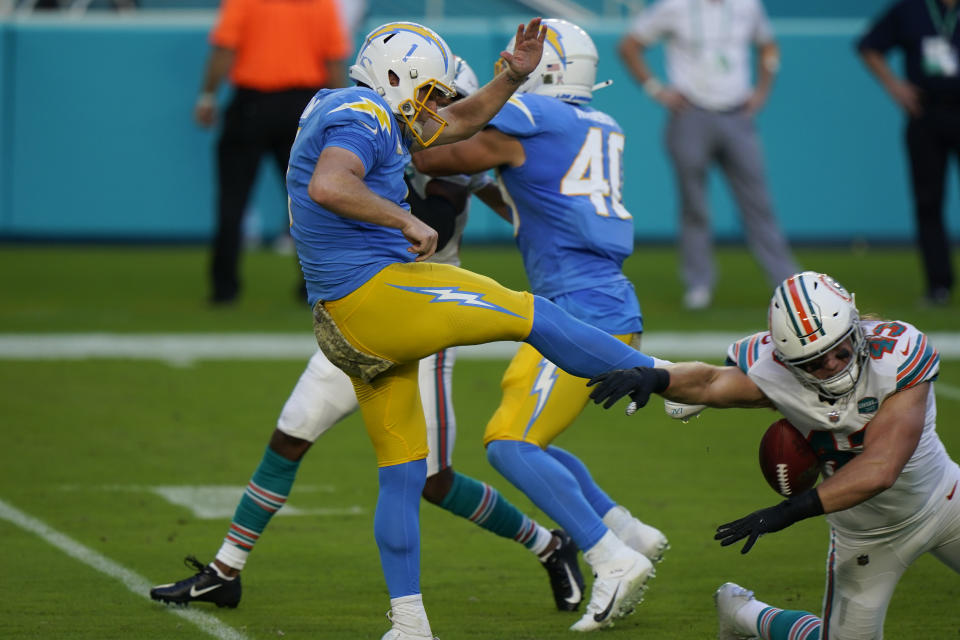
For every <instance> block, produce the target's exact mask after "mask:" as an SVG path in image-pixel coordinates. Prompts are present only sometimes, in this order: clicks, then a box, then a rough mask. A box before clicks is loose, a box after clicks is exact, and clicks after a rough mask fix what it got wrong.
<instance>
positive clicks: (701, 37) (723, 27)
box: [690, 0, 956, 50]
mask: <svg viewBox="0 0 960 640" xmlns="http://www.w3.org/2000/svg"><path fill="white" fill-rule="evenodd" d="M706 1H707V2H709V1H710V0H706ZM703 2H704V0H691V2H690V5H691V6H690V8H691V11H690V26H691V29H692V31H693V40H694V43H695V44H694V47H695V48H696V49H697V50H700V49H701V48H702V47H703V46H704V44H705V43H706V40H707V37H706V31H705V29H704V27H703V16H702V12H701V4H702V3H703ZM720 3H721V4H722V5H723V22H722V23H721V24H720V31H719V40H720V41H721V42H722V43H726V42H727V41H728V40H729V39H730V33H731V31H732V27H731V22H732V18H731V15H730V14H731V9H730V3H729V1H728V0H720ZM953 17H954V21H956V15H954V16H953Z"/></svg>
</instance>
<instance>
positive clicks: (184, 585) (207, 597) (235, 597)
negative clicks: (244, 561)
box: [150, 556, 240, 609]
mask: <svg viewBox="0 0 960 640" xmlns="http://www.w3.org/2000/svg"><path fill="white" fill-rule="evenodd" d="M183 564H185V565H187V566H188V567H191V568H193V569H196V570H197V573H196V574H194V575H192V576H190V577H189V578H186V579H184V580H181V581H180V582H174V583H172V584H159V585H157V586H155V587H154V588H153V589H150V597H151V598H153V599H154V600H159V601H160V602H164V603H167V604H170V603H173V604H180V605H184V606H186V605H188V604H190V603H191V602H212V603H213V604H215V605H217V606H218V607H229V608H230V609H235V608H236V607H237V605H238V604H240V576H237V577H236V578H234V579H233V580H224V579H223V578H221V577H220V576H219V575H217V572H216V571H215V570H214V569H213V567H210V566H207V565H205V564H203V563H202V562H200V561H199V560H197V559H196V558H195V557H194V556H187V557H186V558H184V559H183Z"/></svg>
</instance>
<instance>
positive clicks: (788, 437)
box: [760, 418, 820, 497]
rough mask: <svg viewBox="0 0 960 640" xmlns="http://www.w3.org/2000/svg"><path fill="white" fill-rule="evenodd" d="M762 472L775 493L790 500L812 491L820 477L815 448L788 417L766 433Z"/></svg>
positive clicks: (761, 455) (775, 423)
mask: <svg viewBox="0 0 960 640" xmlns="http://www.w3.org/2000/svg"><path fill="white" fill-rule="evenodd" d="M760 470H761V471H763V477H764V478H766V479H767V483H768V484H769V485H770V486H771V487H772V488H773V490H774V491H776V492H777V493H779V494H780V495H782V496H786V497H790V496H793V495H796V494H798V493H803V492H804V491H806V490H807V489H810V488H812V487H813V485H814V484H816V482H817V478H818V477H819V475H820V465H819V463H818V461H817V455H816V454H815V453H814V452H813V448H811V447H810V443H808V442H807V440H806V438H804V437H803V434H801V433H800V432H799V431H797V428H796V427H794V426H793V425H792V424H790V422H789V421H788V420H787V419H786V418H781V419H780V420H777V421H776V422H774V423H773V424H771V425H770V426H769V427H767V431H766V433H764V434H763V438H762V439H761V440H760Z"/></svg>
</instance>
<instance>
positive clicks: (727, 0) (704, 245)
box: [619, 0, 798, 309]
mask: <svg viewBox="0 0 960 640" xmlns="http://www.w3.org/2000/svg"><path fill="white" fill-rule="evenodd" d="M659 40H664V41H665V43H666V70H667V79H668V82H667V83H666V84H664V83H662V82H660V80H658V79H657V77H656V75H655V74H654V73H653V72H652V71H651V70H650V67H649V65H648V64H647V62H646V59H645V57H644V55H645V52H646V50H647V48H648V47H650V46H653V45H654V44H655V43H656V42H658V41H659ZM753 45H755V46H756V47H757V49H758V53H759V55H758V57H757V58H758V62H759V65H758V67H759V68H758V71H757V84H756V86H755V87H754V86H752V85H751V82H750V75H751V72H750V59H751V48H752V46H753ZM619 53H620V57H621V59H622V60H623V63H624V64H625V65H626V67H627V69H628V70H629V71H630V74H631V75H632V76H633V78H634V79H635V80H636V81H637V82H638V83H640V84H641V85H642V86H643V89H644V91H646V93H647V94H648V95H649V96H650V97H651V98H652V99H654V100H656V101H657V102H659V103H660V104H661V105H663V106H664V107H665V108H667V109H669V110H670V118H669V123H668V125H667V129H666V146H667V150H668V152H669V154H670V159H671V162H672V164H673V168H674V171H675V173H676V178H677V185H678V190H679V194H680V250H681V258H682V276H683V280H684V284H685V286H686V293H685V295H684V299H683V302H684V306H685V307H686V308H688V309H704V308H706V307H709V306H710V304H711V302H712V300H713V289H714V285H715V281H716V274H715V270H714V264H713V246H712V245H713V237H712V232H711V228H710V211H709V205H708V202H707V173H708V170H709V169H710V167H711V165H713V164H717V165H719V167H720V169H721V170H722V171H723V173H724V175H725V177H726V179H727V182H728V183H729V185H730V189H731V191H732V193H733V196H734V198H735V200H736V202H737V205H738V207H739V209H740V217H741V220H742V222H743V227H744V230H745V231H746V236H747V238H746V239H747V244H748V246H749V247H750V250H751V251H752V252H753V255H754V256H755V257H756V259H757V261H758V262H759V263H760V265H761V266H762V267H763V269H764V271H765V272H766V275H767V278H768V280H769V282H770V284H771V285H775V284H776V283H778V282H780V281H782V280H783V279H784V278H786V277H787V276H789V275H791V274H793V273H796V272H797V271H798V269H797V265H796V263H795V261H794V259H793V257H792V255H791V252H790V247H789V246H788V244H787V240H786V238H785V237H784V235H783V233H782V231H781V230H780V227H779V225H778V223H777V220H776V217H775V215H774V212H773V207H772V204H771V200H770V194H769V192H768V189H767V182H766V176H765V170H764V161H763V155H762V152H761V148H760V140H759V137H758V136H757V132H756V129H755V128H754V122H753V116H754V114H756V113H757V112H758V111H759V110H760V109H761V108H762V107H763V105H764V104H765V103H766V101H767V97H768V95H769V93H770V87H771V86H772V84H773V77H774V75H775V74H776V72H777V70H778V68H779V65H780V57H779V56H780V54H779V49H778V47H777V44H776V42H775V41H774V37H773V31H772V30H771V27H770V22H769V20H768V18H767V15H766V12H765V11H764V9H763V5H762V4H761V3H760V0H658V1H657V2H654V3H653V4H651V5H649V6H647V7H646V8H645V9H643V10H642V11H641V12H640V13H639V14H638V15H637V16H636V17H635V18H634V20H633V22H632V24H631V25H630V28H629V30H628V31H627V33H626V35H624V36H623V38H622V39H621V40H620V44H619Z"/></svg>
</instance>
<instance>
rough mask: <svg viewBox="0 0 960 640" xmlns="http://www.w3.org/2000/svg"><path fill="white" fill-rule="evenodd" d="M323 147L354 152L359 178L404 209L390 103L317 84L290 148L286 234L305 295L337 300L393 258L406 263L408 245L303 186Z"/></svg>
mask: <svg viewBox="0 0 960 640" xmlns="http://www.w3.org/2000/svg"><path fill="white" fill-rule="evenodd" d="M326 147H340V148H343V149H346V150H348V151H350V152H352V153H354V154H355V155H356V156H357V157H358V158H360V161H361V162H362V163H363V167H364V170H365V175H364V177H363V182H364V184H365V185H366V186H367V187H368V188H369V189H370V190H371V191H373V192H374V193H375V194H377V195H378V196H381V197H383V198H386V199H387V200H389V201H391V202H393V203H395V204H397V205H398V206H401V207H403V208H404V209H407V210H409V209H410V206H409V205H408V204H407V203H406V200H405V198H406V196H407V187H406V184H405V183H404V180H403V170H404V167H406V165H407V163H408V162H409V161H410V153H409V151H408V148H407V147H408V141H407V140H406V139H405V138H404V136H403V135H402V133H401V130H400V126H399V125H398V123H397V121H396V120H395V119H394V116H393V113H392V112H391V110H390V106H389V105H388V104H387V103H386V101H384V100H383V98H381V97H380V96H379V95H377V93H376V92H375V91H373V90H371V89H367V88H365V87H351V88H347V89H323V90H321V91H319V92H318V93H317V94H316V95H315V96H314V97H313V99H312V100H311V101H310V103H309V104H308V105H307V107H306V109H304V111H303V114H302V115H301V116H300V129H299V131H298V133H297V138H296V140H295V141H294V143H293V147H292V148H291V150H290V165H289V167H288V168H287V195H288V198H289V205H290V235H291V236H293V239H294V241H295V242H296V246H297V257H298V258H299V259H300V267H301V269H302V270H303V276H304V279H305V280H306V282H307V299H308V301H309V303H310V305H311V306H313V304H314V303H315V302H316V301H317V300H338V299H339V298H342V297H343V296H345V295H347V294H348V293H350V292H351V291H353V290H354V289H356V288H358V287H359V286H360V285H362V284H363V283H365V282H366V281H367V280H369V279H370V278H371V277H373V276H374V274H376V273H377V272H378V271H380V270H381V269H383V268H384V267H385V266H387V265H388V264H392V263H394V262H410V261H411V260H413V258H414V256H413V255H412V254H411V253H409V252H408V251H407V247H409V246H410V243H409V242H408V241H407V240H406V239H405V238H404V237H403V234H402V233H401V232H400V231H399V230H398V229H391V228H388V227H383V226H380V225H376V224H370V223H366V222H360V221H358V220H351V219H349V218H344V217H342V216H339V215H337V214H336V213H334V212H332V211H328V210H327V209H324V208H323V207H321V206H320V205H319V204H317V203H316V202H315V201H314V200H313V199H311V198H310V195H309V193H308V192H307V187H308V186H309V184H310V177H311V176H312V175H313V170H314V167H315V166H316V164H317V158H319V157H320V153H321V152H322V151H323V149H324V148H326Z"/></svg>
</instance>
